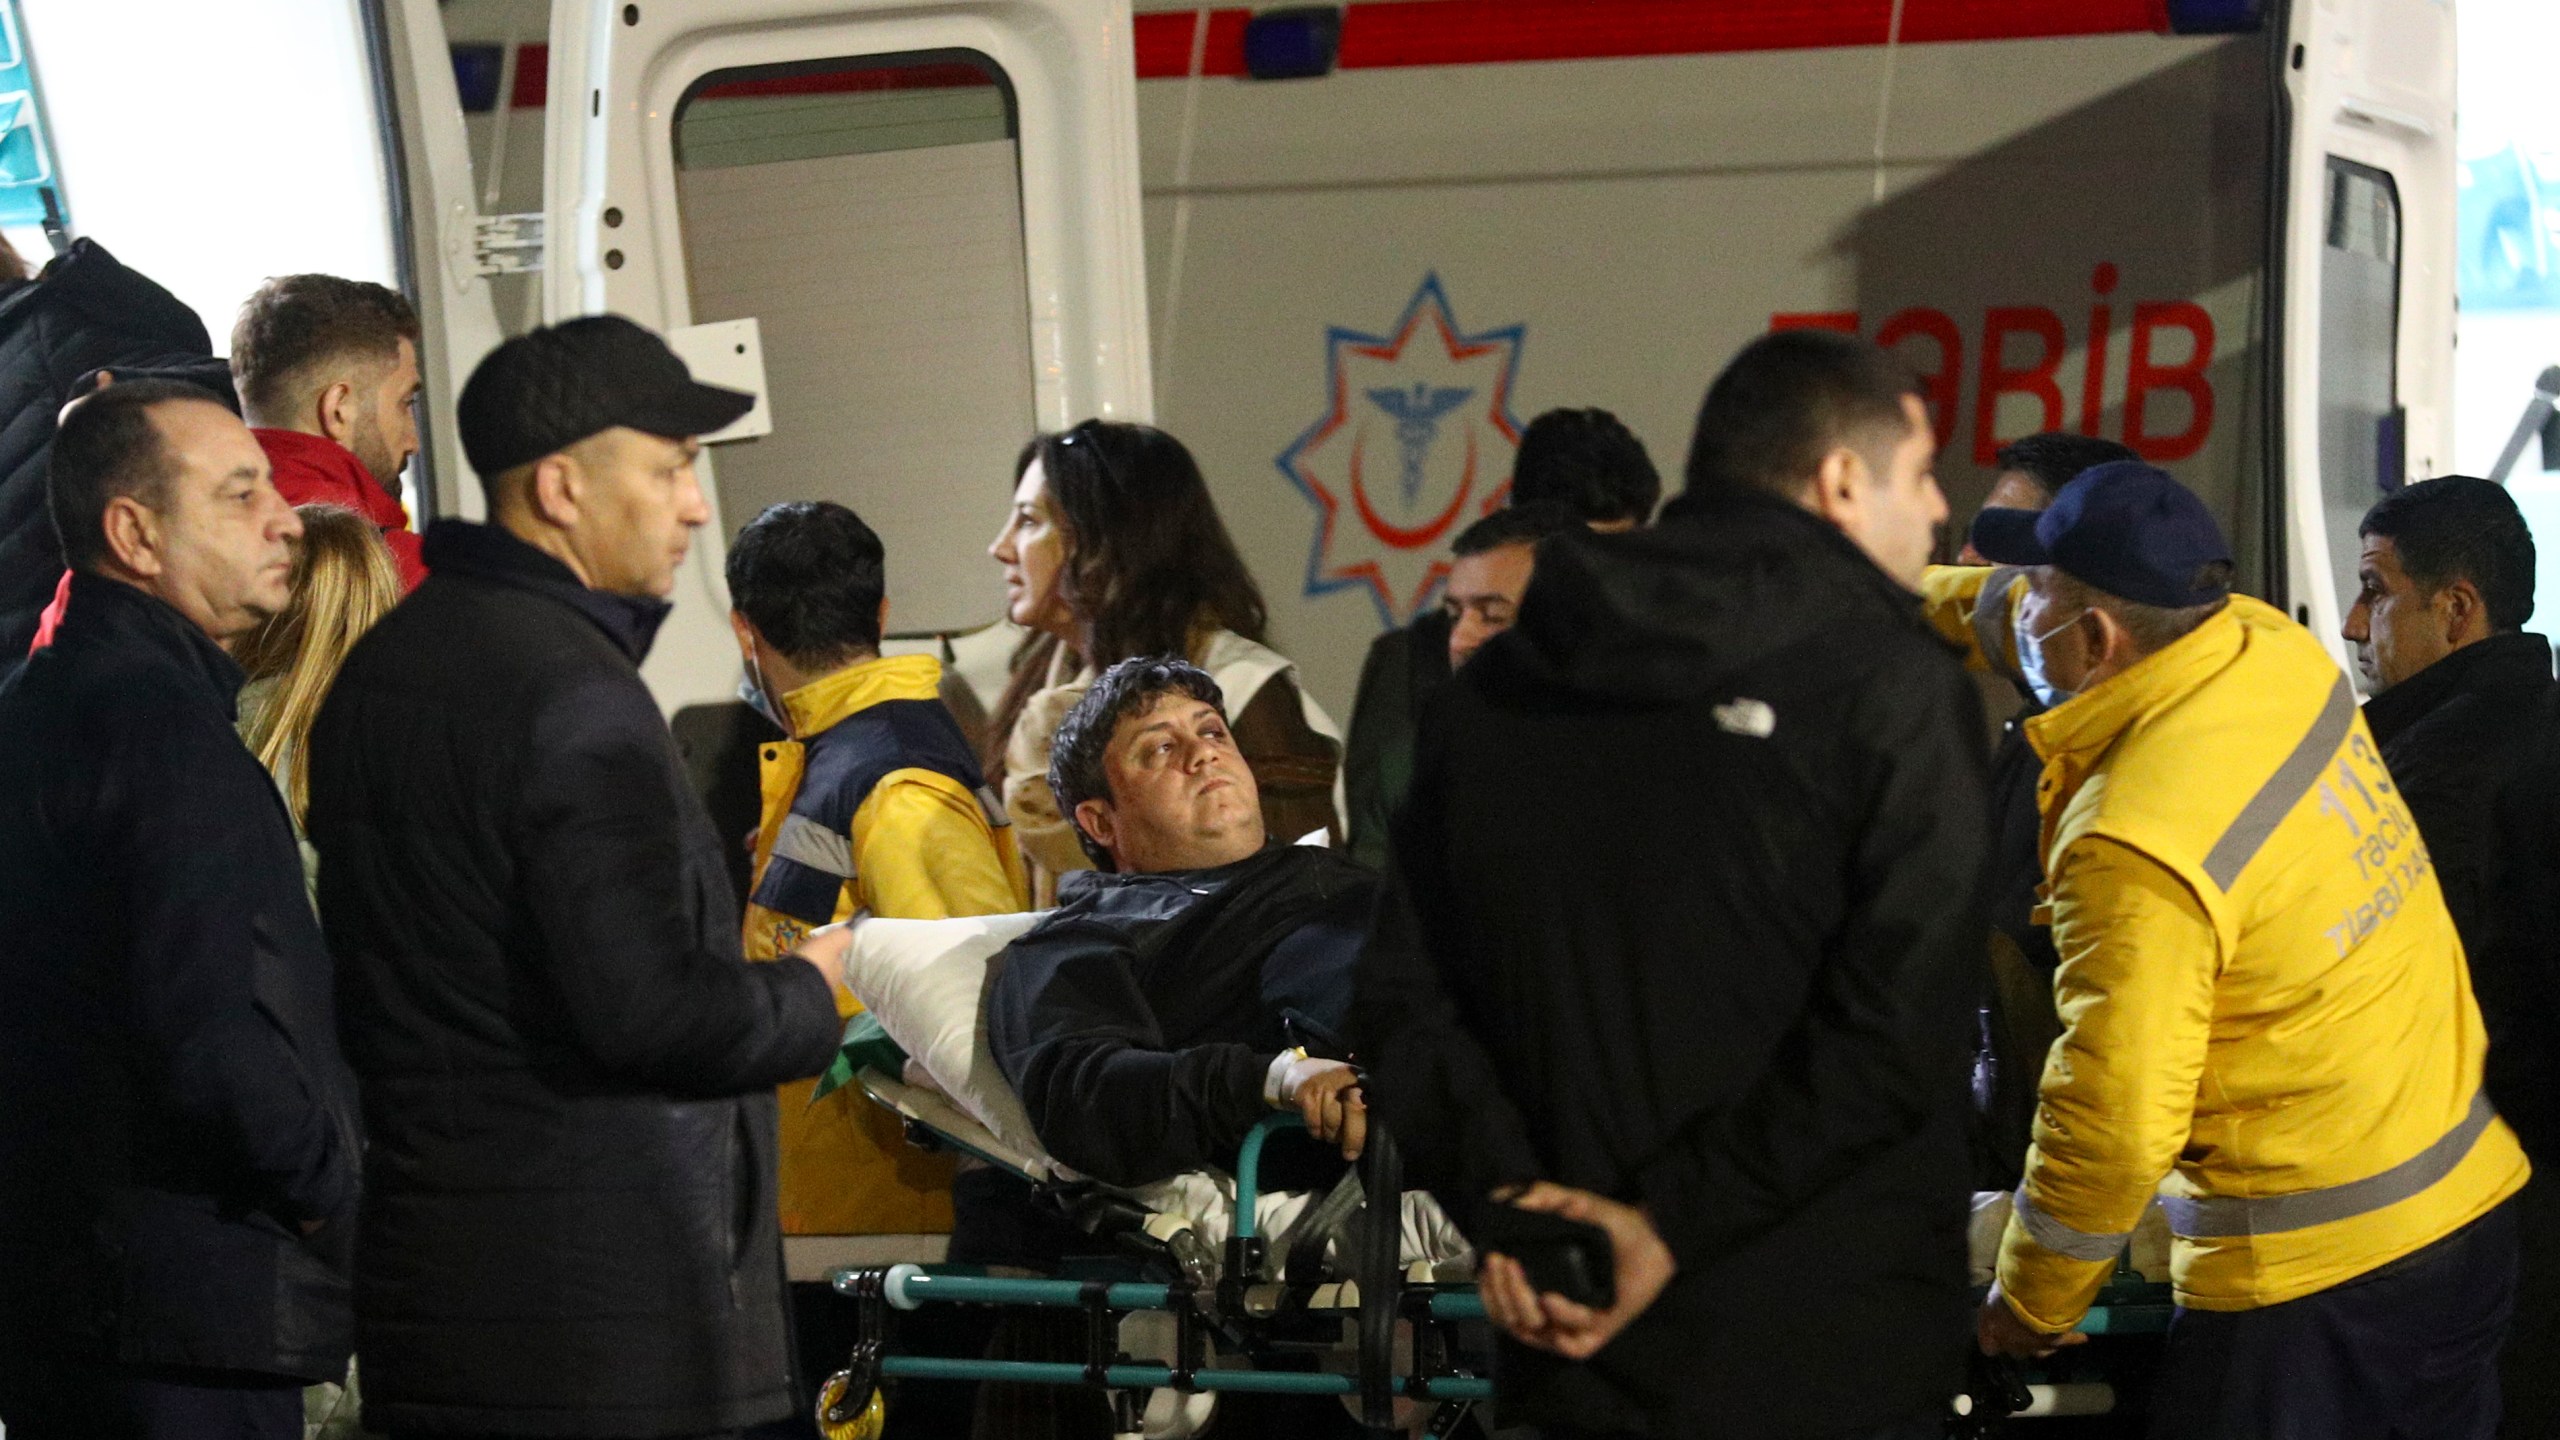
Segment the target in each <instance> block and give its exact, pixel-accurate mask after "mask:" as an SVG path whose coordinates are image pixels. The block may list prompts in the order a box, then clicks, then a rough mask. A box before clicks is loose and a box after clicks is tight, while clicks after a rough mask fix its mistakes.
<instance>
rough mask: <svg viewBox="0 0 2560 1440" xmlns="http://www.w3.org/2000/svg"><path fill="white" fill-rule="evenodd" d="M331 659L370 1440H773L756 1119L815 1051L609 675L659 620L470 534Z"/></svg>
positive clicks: (327, 903)
mask: <svg viewBox="0 0 2560 1440" xmlns="http://www.w3.org/2000/svg"><path fill="white" fill-rule="evenodd" d="M426 551H427V561H428V564H429V565H430V566H431V567H432V568H433V570H434V572H435V573H434V574H433V575H432V576H431V577H430V578H429V579H428V580H427V582H426V583H425V584H423V585H421V586H420V587H419V588H418V590H417V592H416V593H415V594H413V595H411V596H410V597H409V598H408V599H407V600H405V601H403V602H402V603H401V604H400V606H399V608H398V609H396V610H394V611H392V612H391V614H390V615H389V616H388V617H387V618H385V619H384V620H383V621H382V623H381V624H379V625H377V626H375V627H374V629H373V630H372V632H371V633H369V634H367V635H366V636H365V638H364V640H363V641H362V643H360V644H358V645H357V647H356V649H355V652H354V654H353V655H351V656H350V657H349V659H348V661H347V665H346V668H345V670H344V671H343V672H342V673H341V674H340V676H339V678H338V682H337V684H336V686H335V687H334V689H333V690H332V691H331V693H330V696H329V700H328V703H327V705H326V706H325V707H324V708H323V709H322V711H321V715H320V720H319V723H318V725H317V726H316V727H315V728H314V731H313V734H312V740H311V765H312V770H311V818H310V831H311V838H312V841H313V843H315V844H316V845H317V846H318V847H319V850H320V910H321V914H322V916H323V918H324V920H325V922H326V927H327V930H328V934H329V941H330V948H331V949H332V950H334V951H335V952H336V954H337V957H338V978H339V1008H340V1014H341V1023H342V1026H343V1029H344V1032H345V1036H346V1046H347V1056H348V1059H349V1060H350V1061H351V1062H352V1063H353V1064H354V1066H355V1068H356V1073H357V1075H358V1077H359V1079H360V1080H361V1081H362V1083H363V1096H364V1116H365V1130H366V1138H367V1139H368V1141H369V1142H370V1147H371V1148H370V1149H369V1150H368V1152H367V1167H368V1171H367V1185H366V1190H365V1197H364V1210H363V1217H362V1221H361V1226H360V1229H359V1245H358V1260H357V1269H356V1307H357V1349H358V1351H359V1353H361V1354H362V1355H363V1356H364V1389H365V1420H366V1423H367V1425H368V1427H369V1428H372V1429H376V1430H389V1431H392V1432H395V1433H413V1434H421V1435H428V1434H449V1433H476V1434H491V1433H495V1434H539V1435H606V1436H615V1437H626V1436H657V1435H700V1434H705V1433H710V1432H717V1431H724V1430H736V1429H739V1428H741V1427H744V1426H747V1425H752V1424H756V1423H759V1422H762V1421H766V1420H771V1419H776V1418H779V1417H780V1416H782V1415H783V1414H785V1413H786V1412H787V1411H788V1409H789V1408H790V1405H791V1391H790V1360H789V1357H788V1354H787V1353H786V1351H787V1347H786V1343H785V1331H784V1316H783V1305H782V1252H781V1237H780V1223H779V1219H778V1213H779V1212H778V1210H777V1208H776V1195H775V1183H774V1166H775V1160H776V1152H775V1145H776V1141H775V1114H774V1097H773V1089H772V1087H773V1086H774V1085H776V1084H777V1083H779V1082H782V1081H785V1080H792V1079H797V1078H800V1077H802V1076H806V1075H813V1074H815V1073H817V1072H818V1071H819V1070H820V1069H822V1068H824V1066H825V1065H826V1064H827V1062H828V1061H829V1060H830V1059H831V1058H833V1055H834V1052H835V1048H836V1041H837V1038H838V1036H839V1033H840V1031H841V1029H842V1024H841V1022H840V1021H839V1020H838V1019H837V1017H836V1010H835V1001H834V997H833V996H832V994H831V993H830V991H829V989H828V986H827V984H826V982H825V981H824V980H823V979H821V978H820V977H819V975H818V974H817V972H816V971H815V970H812V969H811V968H810V967H809V966H807V965H805V964H803V963H801V962H800V961H797V960H784V961H781V962H779V963H776V964H770V965H751V964H749V963H747V962H746V961H745V960H743V959H742V958H740V955H739V948H738V910H737V901H736V899H735V897H734V895H733V893H732V892H731V890H730V888H729V879H728V875H727V872H726V869H725V868H724V865H723V860H722V854H721V852H722V849H723V846H722V843H721V840H720V837H719V836H718V835H717V834H716V833H714V832H713V830H712V827H711V822H710V820H709V819H708V818H706V817H705V815H704V814H703V810H702V805H701V803H700V801H698V800H697V799H696V798H695V796H694V793H693V790H692V788H691V787H690V786H689V785H688V784H687V783H686V779H685V772H684V767H683V764H682V762H681V761H680V760H679V759H678V758H677V755H676V750H675V745H674V742H673V740H672V739H671V737H670V736H669V735H668V734H667V728H666V725H665V723H664V722H663V721H662V720H661V719H660V718H659V714H658V707H657V705H656V703H655V702H654V701H653V700H651V698H650V696H649V691H648V690H647V688H646V687H644V686H643V685H642V684H641V682H640V676H639V672H638V669H637V666H638V663H639V661H640V657H641V656H642V654H643V653H645V652H646V650H647V649H648V644H649V640H650V638H651V636H652V635H653V634H654V633H655V631H656V628H657V624H658V621H659V619H660V618H661V617H663V615H664V614H665V608H666V607H664V606H663V605H659V604H657V603H655V602H649V601H635V600H628V599H623V598H621V597H617V596H611V595H604V594H599V593H596V592H593V591H589V590H587V589H585V588H584V587H582V586H580V585H579V584H578V582H577V580H576V579H575V578H574V577H573V576H572V575H571V574H570V572H569V570H568V568H567V567H566V566H563V565H561V564H560V563H559V562H558V561H555V560H553V559H551V558H550V557H548V556H546V555H544V554H542V553H541V552H539V551H537V550H535V549H534V548H533V547H531V546H529V545H526V544H525V543H523V542H522V541H520V540H517V539H515V538H513V537H512V536H510V535H508V534H507V533H506V532H505V531H503V530H499V529H495V528H484V527H481V526H474V525H463V524H459V523H456V522H444V523H440V524H438V525H437V526H436V527H435V529H434V530H432V531H430V532H429V534H428V536H427V540H426Z"/></svg>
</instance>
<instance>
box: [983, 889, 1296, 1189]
mask: <svg viewBox="0 0 2560 1440" xmlns="http://www.w3.org/2000/svg"><path fill="white" fill-rule="evenodd" d="M1133 962H1134V957H1133V955H1132V954H1131V951H1130V949H1129V946H1128V944H1127V942H1126V941H1124V940H1123V939H1122V938H1121V937H1120V936H1119V935H1118V934H1117V933H1115V932H1114V931H1112V930H1111V929H1110V928H1109V927H1108V926H1104V925H1100V924H1095V923H1091V922H1078V921H1075V920H1072V919H1069V920H1064V921H1052V922H1050V923H1049V924H1047V925H1044V926H1042V927H1041V928H1039V929H1038V930H1035V931H1033V932H1032V933H1031V934H1029V935H1026V936H1024V937H1023V938H1022V939H1020V940H1017V941H1015V942H1014V943H1013V945H1012V947H1011V948H1010V949H1009V950H1007V951H1006V953H1005V961H1004V970H1003V972H1002V973H1001V974H1000V975H999V976H998V977H997V978H996V982H995V985H994V987H993V993H991V994H990V995H989V996H988V999H987V1039H988V1043H989V1046H990V1048H992V1049H993V1050H994V1052H995V1058H996V1064H997V1066H998V1068H1000V1069H1002V1070H1003V1071H1004V1076H1005V1079H1007V1080H1008V1081H1011V1082H1012V1084H1013V1088H1014V1092H1015V1093H1016V1094H1018V1095H1020V1096H1021V1097H1022V1104H1023V1108H1024V1109H1025V1110H1026V1111H1027V1112H1028V1113H1029V1114H1030V1116H1031V1128H1032V1129H1033V1131H1035V1132H1036V1133H1037V1134H1038V1135H1039V1137H1040V1143H1041V1144H1042V1145H1044V1146H1046V1147H1047V1148H1048V1151H1049V1153H1050V1154H1051V1155H1053V1156H1055V1157H1057V1158H1058V1159H1059V1160H1060V1161H1063V1162H1064V1163H1066V1164H1067V1165H1069V1166H1072V1167H1074V1168H1075V1169H1077V1170H1080V1171H1082V1172H1084V1173H1085V1174H1087V1175H1090V1176H1092V1177H1094V1178H1095V1179H1097V1180H1103V1181H1108V1182H1110V1183H1112V1184H1115V1185H1143V1184H1146V1183H1148V1182H1149V1181H1154V1180H1162V1179H1165V1178H1167V1177H1168V1176H1173V1175H1179V1174H1181V1173H1183V1172H1184V1171H1187V1170H1204V1169H1220V1170H1223V1169H1226V1168H1227V1167H1229V1166H1231V1165H1233V1164H1234V1163H1235V1155H1236V1147H1237V1146H1238V1145H1240V1144H1242V1143H1243V1140H1244V1135H1245V1132H1246V1131H1248V1130H1250V1129H1252V1128H1253V1124H1254V1122H1255V1121H1256V1120H1259V1119H1261V1118H1262V1117H1263V1116H1264V1115H1266V1114H1269V1113H1270V1112H1269V1110H1268V1109H1267V1108H1266V1107H1265V1106H1264V1105H1263V1103H1262V1082H1263V1077H1264V1076H1265V1075H1266V1074H1267V1073H1268V1072H1269V1071H1270V1068H1271V1061H1272V1056H1270V1055H1268V1054H1260V1053H1256V1052H1255V1050H1254V1049H1253V1047H1251V1046H1249V1045H1237V1044H1226V1043H1217V1044H1207V1045H1194V1046H1191V1047H1189V1048H1187V1049H1181V1050H1171V1049H1167V1048H1166V1041H1165V1037H1164V1031H1163V1029H1162V1027H1161V1025H1160V1024H1159V1023H1158V1021H1157V1019H1156V1014H1155V1010H1154V1008H1153V1007H1152V1006H1151V1005H1149V1004H1148V1003H1147V997H1146V993H1145V992H1144V991H1143V990H1141V989H1140V988H1139V986H1138V979H1137V972H1136V969H1135V967H1134V963H1133Z"/></svg>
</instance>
